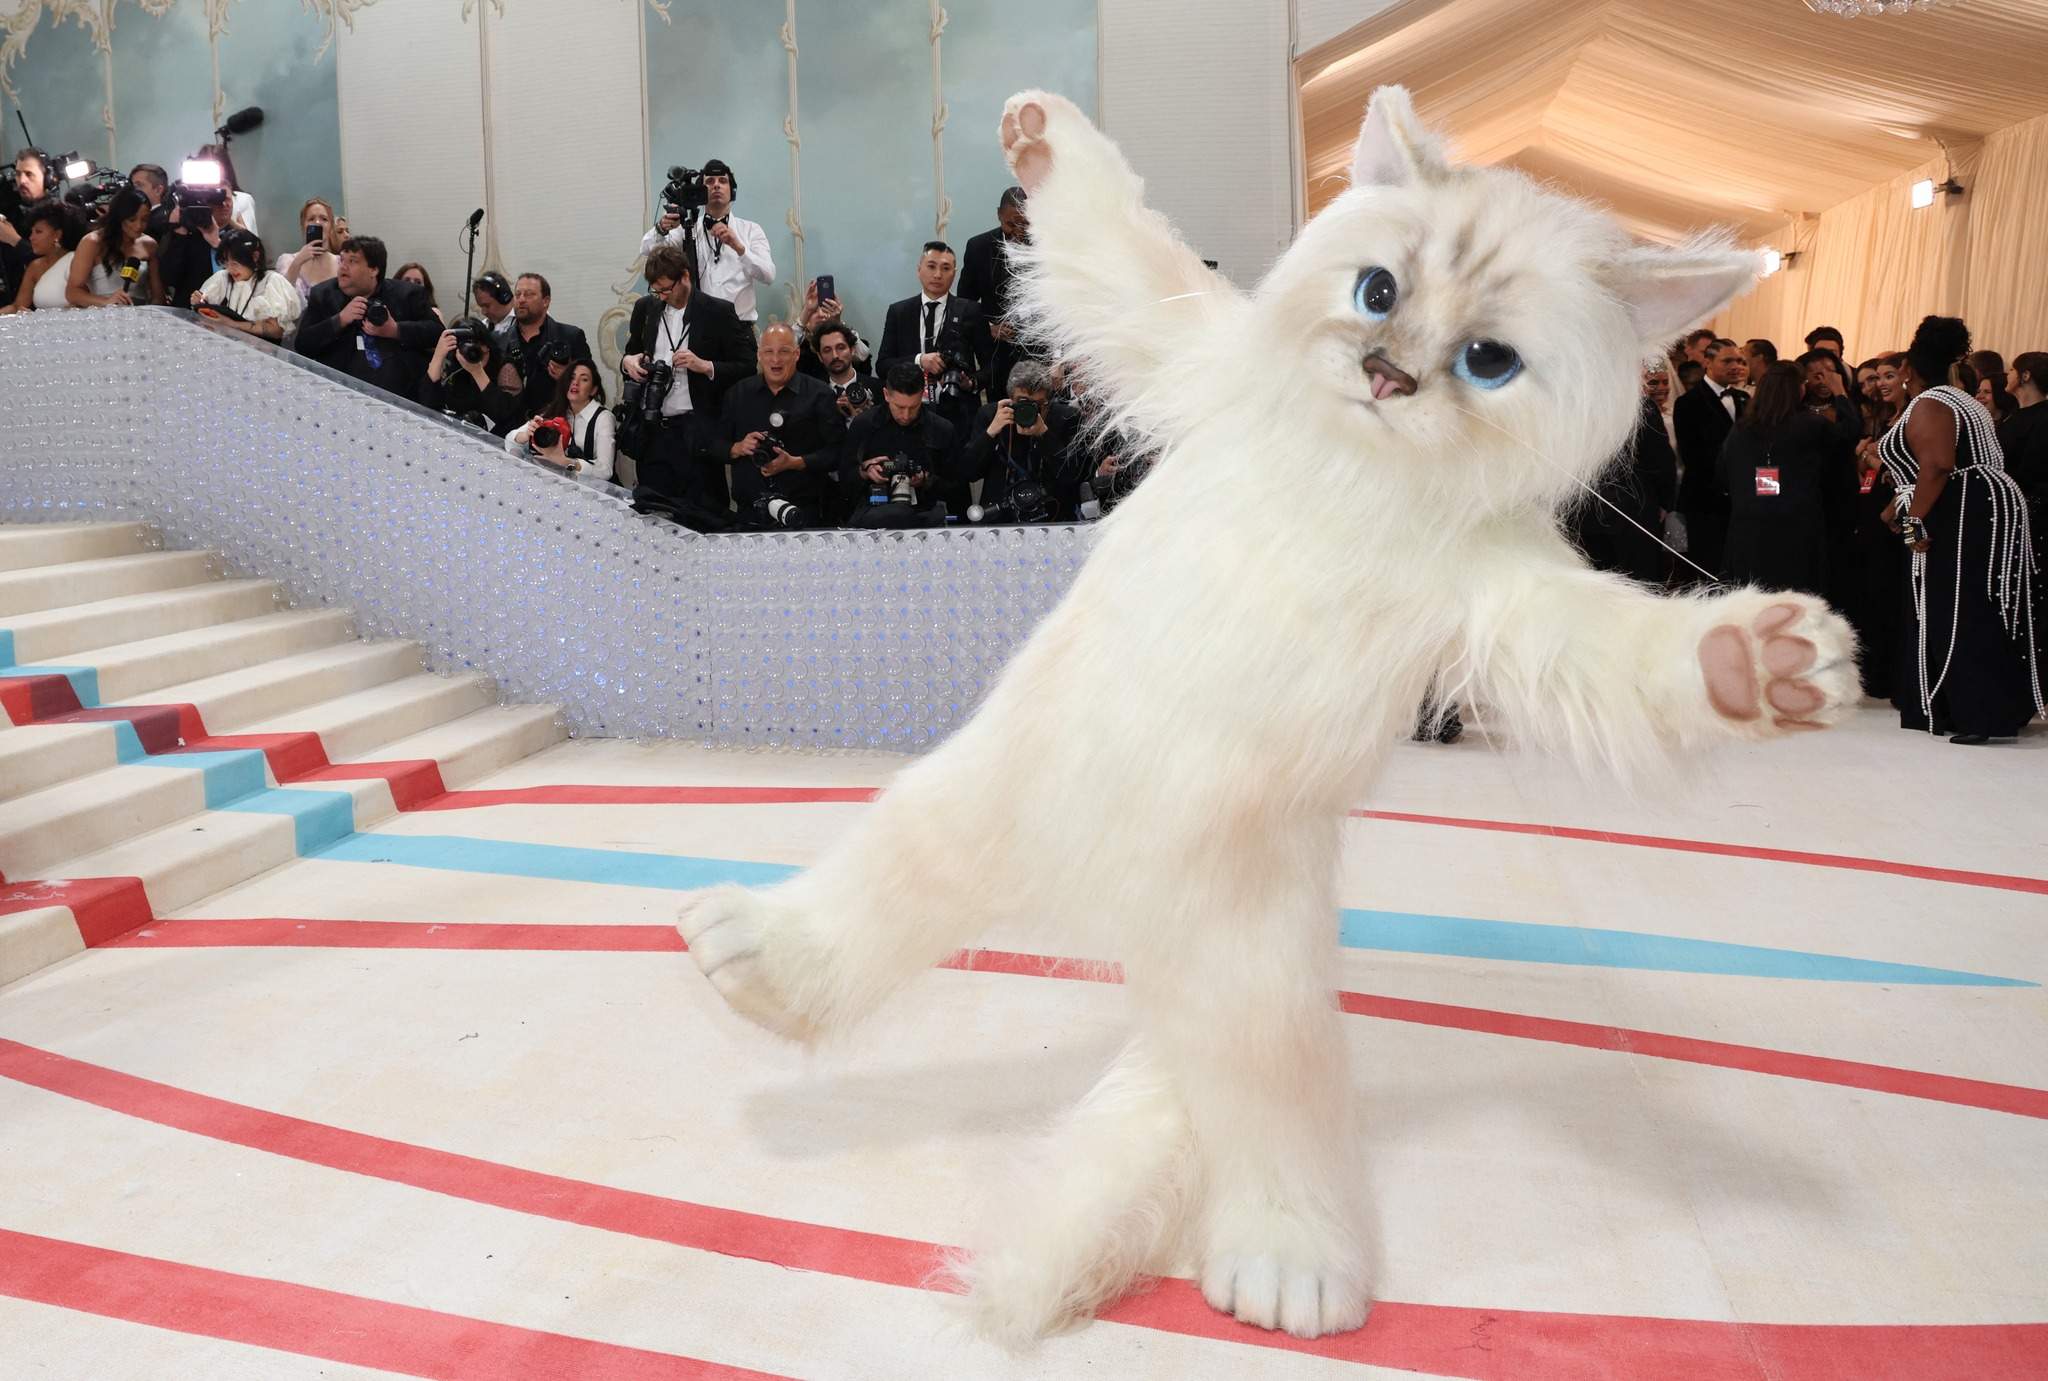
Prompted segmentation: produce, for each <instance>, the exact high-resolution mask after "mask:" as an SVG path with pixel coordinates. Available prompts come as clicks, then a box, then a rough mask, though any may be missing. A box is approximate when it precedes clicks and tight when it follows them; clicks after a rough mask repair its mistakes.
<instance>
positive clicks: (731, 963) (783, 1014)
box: [676, 886, 815, 1042]
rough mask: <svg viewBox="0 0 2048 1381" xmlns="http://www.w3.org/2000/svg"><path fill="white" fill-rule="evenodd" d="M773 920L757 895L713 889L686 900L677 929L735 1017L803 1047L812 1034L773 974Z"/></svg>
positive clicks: (807, 1021) (772, 912)
mask: <svg viewBox="0 0 2048 1381" xmlns="http://www.w3.org/2000/svg"><path fill="white" fill-rule="evenodd" d="M777 915H778V913H777V912H776V910H775V908H774V907H773V906H772V905H771V904H770V903H769V902H768V901H767V900H766V899H765V898H763V897H761V896H760V895H759V894H758V893H755V892H751V891H749V890H747V889H746V888H744V887H734V886H724V887H713V888H709V889H707V890H705V891H702V892H694V893H692V894H691V895H690V896H689V897H688V898H687V899H685V900H684V902H683V906H682V910H681V911H679V912H678V913H677V915H676V929H677V930H678V931H680V932H681V933H682V937H683V942H684V943H685V944H686V945H688V946H689V948H690V957H691V958H692V959H694V960H696V961H697V967H698V968H700V969H702V970H703V971H704V976H705V977H706V978H708V979H710V980H711V986H712V987H714V988H716V989H717V990H718V993H719V996H721V997H723V998H724V999H725V1000H726V1002H727V1003H729V1004H730V1005H731V1007H732V1009H733V1010H734V1011H735V1012H738V1013H739V1014H740V1015H741V1016H743V1017H746V1018H747V1019H748V1020H749V1021H752V1022H754V1023H756V1024H757V1025H760V1026H764V1027H766V1028H767V1029H768V1030H770V1031H773V1032H774V1033H775V1034H776V1035H778V1036H786V1037H788V1038H789V1039H790V1040H793V1041H806V1042H807V1041H809V1040H810V1039H811V1038H812V1036H813V1035H814V1034H815V1028H814V1026H813V1024H812V1022H811V1021H810V1019H809V1018H808V1017H806V1016H805V1015H804V1014H803V1013H801V1012H799V1011H798V1010H797V1009H796V1006H795V1004H794V1003H792V1002H791V1000H790V998H789V996H788V994H787V993H786V992H785V991H784V989H783V987H782V985H781V984H779V983H778V982H776V981H775V978H774V975H773V972H772V970H773V967H774V966H773V965H772V964H771V962H770V961H771V958H772V949H773V946H774V944H775V938H776V928H775V921H776V919H777Z"/></svg>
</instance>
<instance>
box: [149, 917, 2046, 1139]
mask: <svg viewBox="0 0 2048 1381" xmlns="http://www.w3.org/2000/svg"><path fill="white" fill-rule="evenodd" d="M113 943H114V945H115V946H116V947H119V948H127V949H205V948H233V947H251V948H254V947H278V948H295V947H303V948H317V949H407V950H567V951H581V952H585V953H681V952H682V951H683V949H684V945H683V939H682V936H680V935H679V934H677V933H676V930H675V928H674V927H673V926H665V925H511V924H490V923H467V924H453V925H446V924H435V923H431V922H426V921H335V920H313V919H306V918H296V917H290V916H266V917H258V918H253V919H247V920H239V919H238V920H213V919H197V920H170V921H153V922H149V923H147V924H145V925H144V926H143V927H142V929H140V930H136V931H133V932H132V933H130V934H126V935H123V936H122V937H121V938H120V939H118V940H116V941H114V942H113ZM938 967H940V968H946V969H960V970H966V971H971V972H976V973H1003V974H1015V975H1020V976H1023V977H1029V978H1064V979H1073V980H1079V981H1089V982H1102V983H1117V982H1121V981H1122V975H1121V974H1120V973H1119V971H1118V970H1117V967H1116V966H1115V965H1114V964H1106V963H1097V962H1091V961H1088V960H1077V959H1063V958H1059V957H1056V956H1052V955H1044V954H1018V953H1014V952H1012V951H1009V950H998V949H977V950H966V951H963V952H961V953H959V954H956V955H954V956H953V957H952V958H951V959H948V960H946V961H945V962H944V963H942V964H940V965H939V966H938ZM1337 1001H1338V1005H1339V1006H1340V1007H1342V1008H1343V1010H1344V1011H1346V1012H1349V1013H1351V1014H1352V1015H1354V1016H1361V1017H1373V1018H1376V1019H1378V1020H1381V1021H1400V1022H1407V1023H1409V1024H1411V1025H1417V1026H1436V1027H1442V1028H1445V1029H1448V1030H1455V1031H1472V1032H1476V1033H1478V1034H1482V1035H1490V1036H1507V1037H1510V1038H1513V1039H1516V1040H1529V1041H1543V1042H1547V1043H1549V1044H1552V1045H1575V1046H1580V1047H1582V1048H1584V1049H1588V1050H1606V1051H1612V1052H1614V1053H1616V1054H1623V1055H1645V1056H1649V1057H1650V1058H1652V1059H1659V1060H1673V1061H1677V1062H1680V1063H1683V1064H1696V1065H1712V1066H1714V1067H1716V1068H1720V1069H1736V1070H1742V1071H1745V1072H1747V1073H1750V1074H1767V1075H1771V1076H1773V1077H1775V1078H1780V1079H1799V1080H1803V1081H1805V1082H1807V1083H1814V1084H1833V1085H1836V1086H1837V1087H1840V1088H1859V1089H1867V1090H1869V1091H1871V1092H1873V1093H1889V1094H1895V1095H1897V1096H1899V1097H1901V1098H1920V1099H1924V1100H1926V1101H1928V1102H1933V1103H1949V1104H1953V1105H1955V1106H1957V1107H1964V1108H1983V1109H1985V1110H1987V1111H1990V1112H2002V1113H2011V1114H2013V1115H2014V1116H2017V1117H2037V1118H2044V1119H2048V1089H2037V1088H2029V1087H2027V1086H2025V1085H2023V1084H1999V1083H1992V1082H1989V1081H1987V1080H1983V1079H1963V1078H1958V1077H1956V1076H1954V1075H1948V1074H1930V1073H1927V1072H1924V1071H1921V1070H1914V1069H1899V1068H1895V1067H1893V1066H1891V1065H1879V1064H1866V1063H1863V1062H1862V1061H1858V1060H1837V1059H1830V1058H1828V1057H1825V1056H1820V1055H1800V1054H1795V1053H1793V1052H1791V1051H1787V1050H1771V1049H1768V1048H1766V1047H1763V1046H1755V1045H1733V1044H1730V1043H1728V1042H1725V1041H1708V1040H1696V1039H1694V1038H1693V1037H1690V1036H1674V1035H1667V1034H1665V1033H1663V1032H1658V1031H1638V1030H1635V1029H1632V1028H1629V1027H1620V1026H1602V1025H1599V1024H1596V1023H1593V1022H1583V1021H1565V1020H1560V1019H1558V1018H1555V1017H1537V1016H1525V1015H1523V1014H1521V1013H1518V1012H1500V1011H1493V1010H1491V1009H1488V1008H1484V1007H1459V1006H1453V1005H1451V1004H1449V1003H1443V1002H1416V1001H1412V1000H1410V999H1407V998H1398V997H1382V996H1379V995H1377V994H1374V993H1350V992H1345V993H1339V994H1337Z"/></svg>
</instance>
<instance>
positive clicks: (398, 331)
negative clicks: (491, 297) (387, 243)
mask: <svg viewBox="0 0 2048 1381" xmlns="http://www.w3.org/2000/svg"><path fill="white" fill-rule="evenodd" d="M389 262H390V260H389V258H388V256H387V255H386V253H385V249H384V242H383V241H382V240H379V239H375V238H373V237H371V236H368V235H357V236H355V237H354V238H352V239H349V240H345V241H343V242H342V244H341V253H340V255H339V256H338V258H337V261H336V264H335V274H334V277H333V279H332V280H330V281H328V282H325V283H322V284H321V285H320V286H319V287H317V288H315V289H313V296H312V298H311V300H309V301H308V302H307V303H306V311H305V314H304V315H303V316H301V317H300V318H299V338H298V351H299V353H300V354H301V355H305V356H307V357H308V358H310V359H315V360H318V361H320V363H322V364H324V365H326V366H327V367H328V368H330V369H335V370H339V371H340V372H341V373H343V374H347V375H349V376H350V377H351V378H356V379H361V380H362V381H363V382H364V383H367V384H375V385H376V386H377V387H379V388H381V389H385V390H387V391H388V392H391V393H396V394H398V395H399V396H400V397H402V398H411V397H414V396H416V395H417V394H418V392H419V387H420V376H421V375H422V374H424V373H425V372H426V371H425V365H426V360H427V357H428V356H429V355H430V354H431V353H432V352H433V349H434V345H435V343H436V342H437V341H438V340H439V339H440V337H441V323H440V322H439V321H436V320H435V319H434V314H433V313H432V312H430V311H428V310H427V304H426V302H425V301H424V300H422V298H421V297H420V290H419V289H418V288H416V287H414V286H413V285H412V284H410V283H401V282H399V281H397V280H396V279H387V278H386V277H385V276H384V269H385V267H386V265H387V264H388V263H389Z"/></svg>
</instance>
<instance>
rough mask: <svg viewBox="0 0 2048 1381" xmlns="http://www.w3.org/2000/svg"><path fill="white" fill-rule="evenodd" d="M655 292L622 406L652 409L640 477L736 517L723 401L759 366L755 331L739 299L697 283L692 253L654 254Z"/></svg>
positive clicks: (707, 511) (636, 336) (640, 326)
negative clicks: (720, 445) (721, 450)
mask: <svg viewBox="0 0 2048 1381" xmlns="http://www.w3.org/2000/svg"><path fill="white" fill-rule="evenodd" d="M647 287H648V293H647V296H645V297H643V298H641V299H640V300H639V301H638V302H636V303H634V304H633V318H632V325H631V329H630V330H629V331H628V333H627V338H626V357H625V358H624V359H623V360H621V361H620V362H619V367H620V369H621V370H622V371H623V372H624V374H625V376H626V378H627V379H628V380H630V381H631V383H632V384H634V385H638V387H637V388H634V387H628V388H627V390H626V395H627V396H626V398H625V399H624V400H622V402H621V405H620V406H621V407H622V409H625V408H638V409H640V410H641V411H642V412H643V413H651V414H652V422H653V428H654V429H653V431H652V432H651V434H650V435H649V436H648V437H647V438H646V440H645V442H644V443H643V444H642V445H641V446H640V448H639V449H638V450H635V451H633V452H632V454H633V455H634V456H635V458H636V459H638V460H639V462H640V470H639V475H640V483H641V485H642V487H644V488H648V489H652V490H654V491H655V492H656V493H658V494H661V495H664V496H665V497H667V498H670V499H674V500H678V501H681V502H683V503H685V504H687V505H692V506H694V507H696V508H697V509H699V510H700V511H701V512H700V515H699V516H700V517H701V518H702V519H703V520H704V521H707V522H719V523H729V521H730V519H729V516H728V515H729V508H730V505H729V496H728V494H727V489H726V480H725V459H724V457H722V456H719V455H716V454H714V453H713V451H712V448H713V447H714V446H715V445H716V442H717V434H718V427H717V417H716V413H717V409H718V405H719V402H720V400H721V399H722V398H723V397H724V395H725V392H726V390H727V389H729V388H731V387H732V386H733V385H734V384H736V383H738V382H739V381H740V380H741V379H744V378H746V377H747V376H748V375H749V374H752V373H753V372H754V364H753V359H752V355H753V353H754V351H753V337H752V333H751V332H749V331H748V329H747V328H746V327H745V326H744V325H742V324H741V323H740V320H739V318H738V317H736V316H735V315H734V314H733V309H732V304H730V303H728V302H721V301H719V300H718V299H717V298H715V297H707V296H705V295H704V294H702V293H699V292H696V291H693V289H694V281H693V280H692V278H691V276H690V261H689V260H688V259H686V258H685V257H684V256H683V252H682V251H681V250H679V249H675V248H673V247H671V246H669V245H656V246H655V247H654V250H653V252H652V253H650V254H649V255H648V256H647Z"/></svg>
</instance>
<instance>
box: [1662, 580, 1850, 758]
mask: <svg viewBox="0 0 2048 1381" xmlns="http://www.w3.org/2000/svg"><path fill="white" fill-rule="evenodd" d="M1712 608H1713V611H1714V613H1715V615H1716V619H1717V621H1716V622H1715V624H1714V626H1713V627H1711V628H1709V629H1708V630H1707V631H1706V633H1705V634H1704V635H1703V636H1702V637H1701V638H1700V642H1699V664H1700V673H1701V675H1702V676H1703V677H1704V678H1705V680H1706V688H1707V702H1708V704H1710V705H1711V706H1712V707H1713V710H1714V713H1715V715H1717V716H1718V717H1719V718H1720V719H1721V721H1722V722H1723V723H1725V724H1727V725H1728V726H1730V727H1733V728H1737V729H1739V730H1741V731H1744V732H1747V733H1752V734H1757V735H1762V736H1768V735H1771V734H1773V733H1795V732H1798V731H1800V730H1805V729H1825V728H1826V727H1828V725H1830V724H1832V723H1834V721H1835V720H1837V719H1839V718H1840V717H1841V714H1842V711H1843V709H1844V708H1846V707H1847V706H1849V705H1853V704H1854V703H1855V702H1856V699H1857V696H1858V695H1859V693H1860V688H1859V685H1858V682H1857V677H1856V635H1855V633H1854V632H1853V631H1852V630H1851V629H1850V627H1849V625H1848V623H1847V621H1845V620H1844V619H1843V618H1842V617H1841V615H1839V614H1837V613H1835V612H1834V611H1833V610H1832V609H1830V608H1828V606H1827V604H1826V603H1825V602H1823V601H1821V600H1818V599H1815V598H1814V597H1813V596H1811V595H1797V594H1770V593H1764V592H1761V591H1756V590H1745V591H1740V592H1737V593H1735V594H1732V595H1727V596H1724V597H1722V598H1721V599H1719V600H1717V601H1715V602H1714V604H1713V606H1712Z"/></svg>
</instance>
